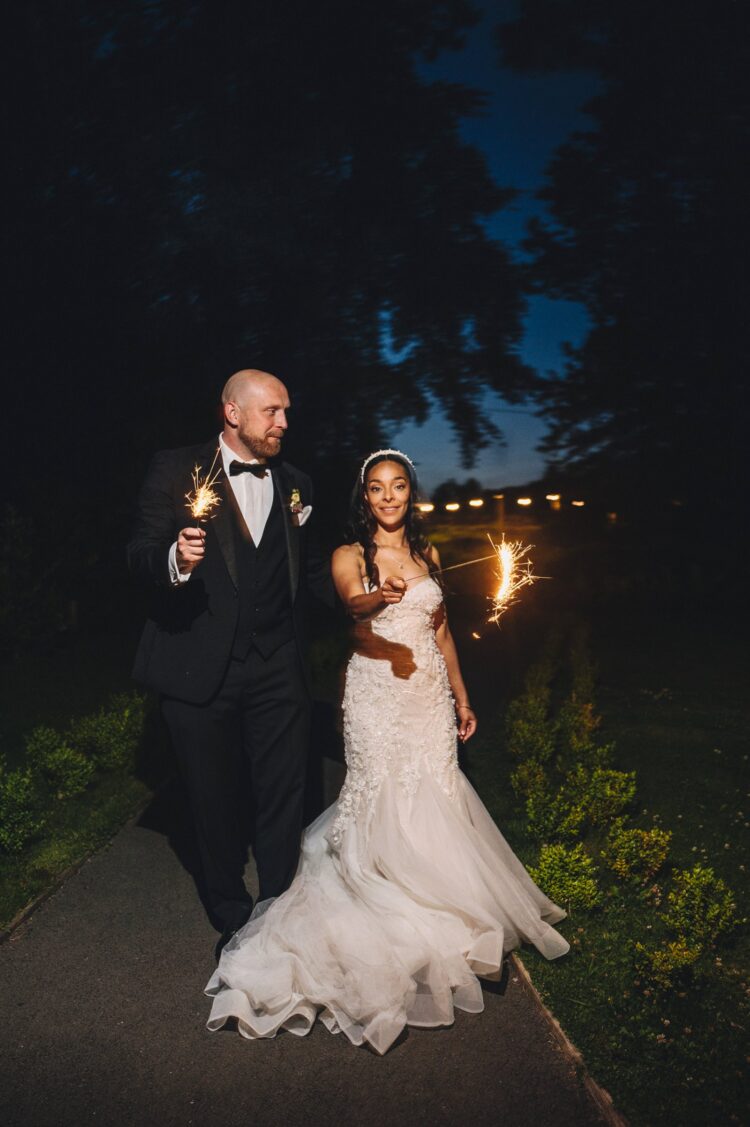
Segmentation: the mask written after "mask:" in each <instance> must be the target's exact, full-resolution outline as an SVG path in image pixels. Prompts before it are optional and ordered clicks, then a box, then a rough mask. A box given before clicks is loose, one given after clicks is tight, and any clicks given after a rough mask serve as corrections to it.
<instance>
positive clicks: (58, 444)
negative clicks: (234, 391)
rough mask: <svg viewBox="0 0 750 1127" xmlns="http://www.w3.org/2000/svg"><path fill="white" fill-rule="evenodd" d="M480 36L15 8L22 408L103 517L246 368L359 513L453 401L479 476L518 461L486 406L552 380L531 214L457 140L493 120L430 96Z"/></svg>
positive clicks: (104, 9) (177, 6)
mask: <svg viewBox="0 0 750 1127" xmlns="http://www.w3.org/2000/svg"><path fill="white" fill-rule="evenodd" d="M473 19H474V12H473V9H472V8H471V6H470V5H469V4H468V3H466V2H465V0H415V2H414V3H410V4H403V3H399V2H398V0H360V2H358V3H357V4H352V3H350V2H349V0H325V2H323V3H319V4H310V3H307V2H306V0H278V2H277V3H274V4H266V5H260V4H252V3H247V2H246V0H243V2H242V3H239V2H237V3H229V4H225V5H218V6H217V5H214V4H211V3H209V0H194V2H192V3H190V4H185V3H183V2H180V0H160V2H158V3H148V4H147V3H134V2H133V0H127V2H126V0H120V2H109V3H100V2H98V3H94V2H93V0H70V2H69V3H66V4H64V5H59V4H57V5H56V4H48V3H44V2H41V0H30V2H29V3H28V4H24V5H17V6H16V7H15V9H14V10H13V13H12V14H11V15H10V16H9V17H8V24H6V32H7V34H8V35H9V37H10V38H11V39H12V40H13V42H14V44H15V58H16V62H15V70H11V71H10V74H9V79H10V83H11V87H12V89H13V90H14V91H15V98H14V101H13V105H12V112H11V113H10V115H9V119H8V124H9V127H10V138H9V142H8V145H9V149H10V151H11V152H13V153H14V160H13V162H12V164H11V170H10V173H9V176H8V184H7V186H8V188H9V191H10V202H9V206H8V209H7V213H6V214H7V217H8V218H9V219H10V232H9V237H8V242H9V247H10V252H11V256H12V259H13V262H14V269H15V279H16V285H15V287H14V292H13V293H12V294H11V297H10V299H9V305H8V308H7V310H6V312H7V313H8V314H9V315H10V316H11V318H12V321H13V323H14V324H15V326H16V331H17V338H16V349H15V354H14V355H13V357H12V358H11V370H12V371H13V373H14V385H15V389H16V400H15V404H14V406H15V407H16V409H17V411H18V417H19V418H22V417H23V416H24V415H26V416H27V417H28V411H29V394H30V392H32V391H33V397H34V402H35V403H43V404H44V405H45V409H46V411H48V412H49V416H48V426H47V428H46V436H45V440H46V446H47V454H48V456H49V457H57V459H58V465H59V466H60V467H62V468H63V469H64V475H63V476H64V478H67V481H68V483H69V485H70V491H71V494H74V495H77V496H78V498H79V501H78V503H79V504H81V503H83V501H84V500H86V499H89V500H91V499H92V498H93V500H94V501H95V503H96V505H97V506H98V507H99V508H100V509H104V505H105V501H106V502H107V503H108V504H109V506H110V508H109V509H108V510H107V511H109V512H112V509H111V498H112V494H113V487H114V493H115V496H116V497H117V496H120V497H122V498H126V499H127V503H128V504H129V502H130V497H131V496H132V492H133V487H134V484H135V480H136V478H137V477H138V476H139V475H140V473H141V472H142V469H143V464H144V461H145V459H146V457H147V454H148V453H150V452H151V451H152V450H153V449H155V448H157V447H159V446H164V445H169V444H175V445H176V444H183V443H185V442H186V441H190V440H194V439H200V438H202V437H204V436H205V434H206V431H207V430H208V431H210V427H211V419H212V412H213V409H214V404H215V400H216V395H217V390H218V388H219V387H220V385H221V383H222V382H223V380H224V379H225V378H226V376H227V375H228V374H229V373H230V372H231V371H232V370H234V369H235V368H238V367H241V366H245V365H247V364H253V365H257V366H267V367H269V368H270V369H271V370H273V371H277V372H278V373H279V374H280V375H282V376H283V377H284V378H285V379H287V380H288V381H289V383H290V384H291V386H292V389H293V391H294V393H295V394H294V401H295V406H296V408H297V413H298V418H299V421H298V422H297V423H296V425H295V427H294V428H293V431H292V432H291V438H290V443H291V449H292V452H294V453H296V454H297V455H298V456H299V457H300V458H301V459H302V460H304V463H305V464H310V463H311V462H315V461H317V462H318V463H319V471H318V475H317V476H318V478H320V477H321V476H322V477H323V479H324V482H325V479H326V475H328V484H329V485H330V486H331V488H334V489H336V488H338V484H337V483H338V479H339V478H340V477H341V467H342V465H343V466H345V467H349V468H351V466H353V465H354V464H355V462H356V460H357V459H358V458H359V457H360V456H361V454H362V451H363V450H366V449H371V448H373V447H374V446H376V445H378V443H379V442H380V441H381V439H382V435H381V429H382V427H383V424H384V423H392V422H396V421H403V420H405V419H409V418H411V419H415V420H421V419H423V418H424V417H425V415H426V413H427V411H428V405H429V402H430V397H433V398H434V399H436V400H437V401H438V402H439V403H440V404H441V405H442V407H443V408H444V409H445V410H446V412H447V413H448V415H449V417H450V418H451V419H452V420H453V424H454V427H455V429H456V433H457V435H458V436H459V438H460V440H461V442H462V444H463V450H464V453H465V455H466V457H467V459H470V457H471V453H472V451H473V450H475V449H477V448H479V447H481V446H482V445H483V444H484V443H486V442H487V441H488V440H489V439H490V438H491V437H493V436H494V435H495V433H496V432H495V431H494V428H493V426H492V424H491V422H490V421H489V420H486V419H484V418H483V417H482V416H481V415H480V413H478V412H475V411H471V410H467V407H469V406H470V405H471V404H472V403H475V402H476V401H477V399H478V397H479V396H480V394H481V393H482V391H483V390H484V389H485V388H486V387H487V386H490V387H493V388H495V389H497V390H498V391H501V392H502V393H503V394H504V395H506V396H508V397H510V398H514V397H518V396H519V395H520V394H521V393H522V392H523V391H524V389H525V388H526V386H527V384H528V379H529V372H528V371H527V370H526V369H525V367H524V366H523V365H522V364H521V362H520V361H519V360H518V357H517V355H516V353H515V350H514V345H515V344H516V342H517V341H518V339H519V336H520V332H521V321H520V317H521V313H522V311H523V307H524V305H523V301H524V299H523V296H522V290H521V284H520V277H519V271H518V269H517V267H516V266H515V265H514V264H513V263H512V262H511V261H510V259H509V257H508V255H507V254H506V253H505V251H504V249H503V248H502V247H501V246H500V245H499V244H497V243H495V242H493V241H492V240H491V239H489V238H488V237H487V235H486V234H485V232H484V229H483V227H482V225H481V220H482V219H483V218H484V217H486V216H487V215H489V214H491V213H492V212H494V211H496V210H497V209H498V208H500V207H502V206H504V205H505V204H506V203H507V202H508V201H509V199H510V197H511V193H509V192H507V191H502V190H500V189H499V188H498V187H497V186H496V185H495V184H494V183H493V182H492V180H491V178H490V176H489V173H488V171H487V168H486V166H485V163H484V160H483V158H482V157H481V156H480V154H479V153H478V152H477V151H476V150H475V149H473V148H471V147H470V146H468V145H465V144H464V143H463V142H462V141H461V140H460V138H459V133H458V126H459V122H460V119H461V117H462V116H463V115H465V114H468V113H473V112H476V111H477V110H478V109H479V108H480V106H481V97H480V96H479V95H478V94H477V93H476V92H474V91H471V90H469V89H467V88H464V87H460V86H456V85H450V84H445V83H434V84H429V83H427V82H425V81H423V80H422V79H421V78H420V77H419V76H418V73H417V70H416V61H417V59H418V58H419V57H420V56H422V57H424V56H428V57H429V56H432V55H434V54H435V53H436V52H437V51H438V50H441V49H444V48H446V47H450V46H457V45H458V44H459V43H460V41H461V33H462V32H463V30H464V29H465V28H466V27H468V26H470V24H471V22H472V21H473ZM11 21H12V22H13V23H14V26H12V27H11V26H9V25H10V24H11ZM386 340H388V341H389V342H390V345H391V346H392V351H391V353H390V354H389V353H388V350H387V349H386V348H385V342H386ZM16 429H17V431H18V435H17V437H19V439H20V440H21V441H20V443H19V445H21V446H22V445H23V435H24V428H23V426H22V425H21V424H19V425H18V427H17V428H16ZM92 465H95V466H96V472H95V473H92ZM347 472H348V470H347ZM59 476H60V475H59V474H58V478H59ZM84 483H85V488H84V489H82V486H83V485H84ZM63 485H64V481H63ZM346 485H348V482H346ZM119 508H120V510H121V509H122V506H120V507H119ZM115 511H116V512H117V511H118V510H117V507H116V509H115ZM118 515H119V514H118Z"/></svg>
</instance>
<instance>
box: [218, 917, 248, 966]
mask: <svg viewBox="0 0 750 1127" xmlns="http://www.w3.org/2000/svg"><path fill="white" fill-rule="evenodd" d="M249 919H250V912H248V913H247V918H246V919H244V920H243V921H242V923H238V924H232V925H231V926H230V927H225V928H224V930H223V931H222V933H221V935H220V936H219V939H218V941H217V943H216V946H215V947H214V957H215V958H216V962H217V963H218V961H219V959H220V957H221V952H222V951H223V950H224V948H225V947H226V945H227V943H229V942H230V941H231V940H232V939H234V937H235V935H236V934H237V932H238V931H241V930H242V928H243V927H244V926H245V924H246V923H247V921H248V920H249Z"/></svg>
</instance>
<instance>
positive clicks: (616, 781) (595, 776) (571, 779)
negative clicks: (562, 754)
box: [566, 767, 635, 826]
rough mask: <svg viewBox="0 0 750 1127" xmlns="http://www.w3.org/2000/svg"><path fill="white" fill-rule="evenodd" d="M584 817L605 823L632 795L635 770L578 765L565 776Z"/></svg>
mask: <svg viewBox="0 0 750 1127" xmlns="http://www.w3.org/2000/svg"><path fill="white" fill-rule="evenodd" d="M566 786H567V787H568V788H569V789H570V791H571V792H572V793H573V794H575V795H576V796H577V800H578V803H580V805H581V806H582V807H583V809H584V811H585V814H586V817H587V818H588V820H589V821H590V822H591V824H592V825H594V826H609V825H610V824H611V822H612V821H613V819H615V818H616V817H617V816H618V815H619V814H621V813H622V811H623V810H624V809H625V808H626V807H627V806H629V805H630V804H631V803H632V801H633V799H634V798H635V771H613V770H611V769H610V768H608V767H594V769H593V771H591V772H589V771H588V770H587V769H586V768H585V767H578V768H576V769H575V771H573V772H571V773H570V775H569V776H568V778H567V779H566Z"/></svg>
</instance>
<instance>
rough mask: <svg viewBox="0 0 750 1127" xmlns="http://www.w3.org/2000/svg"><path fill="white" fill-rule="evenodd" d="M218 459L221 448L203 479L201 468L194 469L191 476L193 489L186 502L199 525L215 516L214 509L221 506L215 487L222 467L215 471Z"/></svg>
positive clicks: (186, 497) (186, 496) (217, 449)
mask: <svg viewBox="0 0 750 1127" xmlns="http://www.w3.org/2000/svg"><path fill="white" fill-rule="evenodd" d="M218 457H219V448H218V446H217V447H216V453H215V454H214V460H213V462H212V463H211V468H210V470H209V471H208V473H207V474H205V475H204V476H203V477H201V467H200V466H194V467H193V472H192V474H191V477H192V479H193V489H192V492H191V493H186V494H185V500H186V501H187V503H188V505H189V506H190V515H191V516H192V518H193V520H195V521H197V522H198V524H199V525H200V524H201V522H202V521H204V520H208V519H209V517H211V516H213V515H214V509H216V508H217V507H218V506H219V505H220V504H221V495H220V494H219V493H217V492H216V490H215V489H214V485H216V482H217V481H218V480H219V476H220V474H221V466H219V468H218V469H217V470H215V466H216V459H217V458H218Z"/></svg>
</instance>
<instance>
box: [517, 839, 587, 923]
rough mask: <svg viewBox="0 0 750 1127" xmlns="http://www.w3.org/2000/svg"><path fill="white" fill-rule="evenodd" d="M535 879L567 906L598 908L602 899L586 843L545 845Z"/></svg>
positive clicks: (533, 875) (553, 897)
mask: <svg viewBox="0 0 750 1127" xmlns="http://www.w3.org/2000/svg"><path fill="white" fill-rule="evenodd" d="M530 872H531V876H532V879H533V880H534V881H535V882H536V883H537V884H538V885H539V887H540V888H541V889H542V891H543V892H544V893H545V894H546V895H547V896H549V897H550V898H551V899H552V900H554V901H555V903H557V904H560V905H564V906H565V907H567V908H571V909H572V908H594V907H596V905H597V904H598V903H599V902H600V900H601V893H600V891H599V887H598V885H597V883H596V868H595V866H594V862H593V861H592V859H591V858H590V857H589V855H588V854H587V853H586V852H585V851H584V848H583V846H582V845H580V844H579V845H574V846H573V847H572V848H567V847H566V846H565V845H543V846H542V849H541V852H540V854H539V863H538V865H537V866H536V868H534V869H531V870H530Z"/></svg>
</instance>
